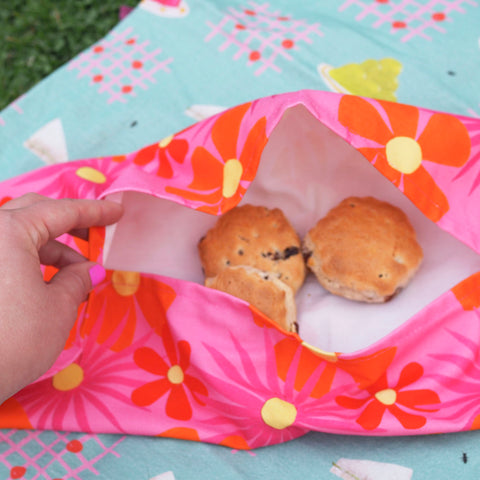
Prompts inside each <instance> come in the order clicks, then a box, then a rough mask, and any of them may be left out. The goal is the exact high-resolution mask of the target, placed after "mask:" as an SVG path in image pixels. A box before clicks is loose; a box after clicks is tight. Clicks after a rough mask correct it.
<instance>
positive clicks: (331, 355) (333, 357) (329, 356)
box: [302, 342, 338, 363]
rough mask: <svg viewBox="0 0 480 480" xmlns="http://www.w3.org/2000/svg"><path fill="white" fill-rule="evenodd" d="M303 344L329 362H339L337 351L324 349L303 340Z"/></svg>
mask: <svg viewBox="0 0 480 480" xmlns="http://www.w3.org/2000/svg"><path fill="white" fill-rule="evenodd" d="M302 345H303V346H304V347H305V348H308V349H309V350H310V351H311V352H313V353H314V354H315V355H318V356H319V357H320V358H323V359H324V360H326V361H327V362H331V363H336V362H338V355H337V354H336V353H335V352H327V351H326V350H322V349H321V348H317V347H314V346H313V345H310V344H309V343H307V342H302Z"/></svg>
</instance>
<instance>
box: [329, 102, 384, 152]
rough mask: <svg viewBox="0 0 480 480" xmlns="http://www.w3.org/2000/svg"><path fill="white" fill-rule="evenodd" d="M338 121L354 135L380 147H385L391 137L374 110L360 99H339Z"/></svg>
mask: <svg viewBox="0 0 480 480" xmlns="http://www.w3.org/2000/svg"><path fill="white" fill-rule="evenodd" d="M338 120H339V122H340V123H341V124H342V125H344V126H345V127H347V128H348V130H350V131H351V132H353V133H355V134H356V135H360V136H361V137H364V138H368V139H370V140H374V141H375V142H377V143H379V144H381V145H386V144H387V142H388V140H390V139H391V138H392V136H393V135H392V132H391V131H390V129H389V128H388V127H387V125H386V124H385V122H384V121H383V119H382V117H381V116H380V114H379V113H378V111H377V110H376V108H375V107H374V106H373V105H372V104H371V103H370V102H367V101H366V100H364V99H363V98H360V97H354V96H351V95H344V96H343V97H342V98H341V100H340V106H339V110H338Z"/></svg>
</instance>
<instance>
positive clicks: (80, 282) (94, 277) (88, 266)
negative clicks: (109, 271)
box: [49, 262, 106, 307]
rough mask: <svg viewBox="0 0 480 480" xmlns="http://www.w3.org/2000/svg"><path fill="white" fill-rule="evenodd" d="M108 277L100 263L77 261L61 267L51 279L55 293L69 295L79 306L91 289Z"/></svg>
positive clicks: (75, 304) (63, 295)
mask: <svg viewBox="0 0 480 480" xmlns="http://www.w3.org/2000/svg"><path fill="white" fill-rule="evenodd" d="M105 277H106V271H105V268H103V267H102V265H100V264H98V263H93V262H76V263H71V264H70V265H67V266H65V267H63V268H61V269H60V270H59V271H58V272H57V273H56V275H54V277H53V278H52V280H51V281H50V284H49V286H50V288H51V289H52V290H53V291H54V295H58V296H59V297H64V298H65V297H67V298H68V299H70V300H71V301H72V302H73V303H74V306H75V307H78V306H79V305H80V304H81V303H82V302H83V301H84V300H85V299H86V297H87V295H88V293H89V292H90V290H91V289H92V288H93V287H95V286H96V285H98V284H99V283H100V282H102V281H103V280H104V279H105Z"/></svg>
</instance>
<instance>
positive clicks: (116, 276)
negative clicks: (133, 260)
mask: <svg viewBox="0 0 480 480" xmlns="http://www.w3.org/2000/svg"><path fill="white" fill-rule="evenodd" d="M112 286H113V289H114V290H115V291H116V292H117V293H118V294H119V295H121V296H122V297H128V296H130V295H133V294H135V293H136V291H137V290H138V287H139V286H140V274H139V273H138V272H124V271H122V270H115V271H114V272H113V274H112Z"/></svg>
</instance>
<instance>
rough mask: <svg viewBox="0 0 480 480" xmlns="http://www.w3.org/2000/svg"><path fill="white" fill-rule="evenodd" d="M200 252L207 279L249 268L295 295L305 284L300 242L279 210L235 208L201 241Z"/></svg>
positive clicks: (245, 206) (247, 207) (249, 207)
mask: <svg viewBox="0 0 480 480" xmlns="http://www.w3.org/2000/svg"><path fill="white" fill-rule="evenodd" d="M198 251H199V254H200V260H201V263H202V267H203V269H204V273H205V277H206V278H209V277H215V276H217V275H218V274H219V273H220V272H221V271H222V270H224V269H225V268H227V267H233V266H237V265H246V266H250V267H253V268H256V269H258V270H261V271H262V272H266V273H268V274H270V275H272V276H275V277H276V278H277V279H279V280H281V281H282V282H284V283H285V284H287V285H288V286H289V287H290V288H292V290H293V292H294V293H296V292H297V290H298V289H299V288H300V286H301V285H302V284H303V282H304V280H305V275H306V267H305V262H304V260H303V257H302V251H301V241H300V238H299V237H298V235H297V233H296V231H295V230H294V228H293V227H292V225H291V224H290V222H289V221H288V220H287V218H286V217H285V215H284V214H283V212H282V211H281V210H280V209H278V208H275V209H268V208H266V207H262V206H253V205H243V206H240V207H235V208H233V209H232V210H230V211H228V212H227V213H225V214H224V215H222V216H221V217H220V218H219V219H218V221H217V223H216V224H215V226H214V227H213V228H211V229H210V230H209V231H208V232H207V234H206V235H205V236H204V237H203V238H202V239H201V240H200V242H199V244H198Z"/></svg>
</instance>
